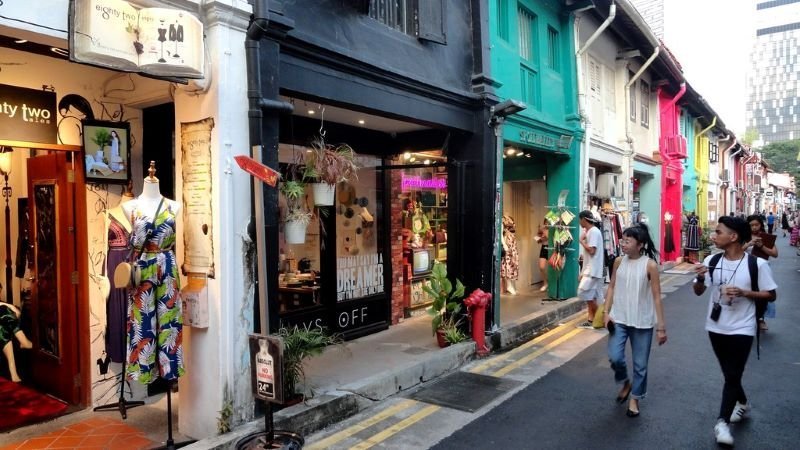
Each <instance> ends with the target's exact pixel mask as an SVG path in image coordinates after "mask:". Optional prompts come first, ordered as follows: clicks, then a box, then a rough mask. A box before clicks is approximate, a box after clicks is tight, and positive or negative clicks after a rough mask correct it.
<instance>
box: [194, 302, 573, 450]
mask: <svg viewBox="0 0 800 450" xmlns="http://www.w3.org/2000/svg"><path fill="white" fill-rule="evenodd" d="M544 297H545V295H544V294H543V293H540V292H538V291H531V292H530V293H522V292H521V293H519V294H518V295H515V296H503V297H502V298H501V308H500V311H501V322H502V326H501V327H500V329H498V330H497V331H496V332H495V333H493V334H492V335H491V336H487V343H488V344H489V345H490V346H492V347H493V348H492V351H502V350H506V349H508V348H510V347H513V346H515V345H517V344H519V343H521V342H524V341H526V340H528V339H529V338H531V337H532V336H534V335H536V334H539V333H541V332H542V331H543V330H545V329H547V328H549V327H551V326H553V325H556V324H558V323H560V322H562V321H564V319H566V318H567V317H569V316H571V315H573V314H575V313H577V312H579V311H581V310H582V309H583V302H581V301H579V300H578V299H577V298H571V299H568V300H564V301H560V302H542V299H543V298H544ZM474 354H475V345H474V343H473V342H472V341H469V342H464V343H461V344H457V345H452V346H450V347H446V348H442V349H440V348H439V347H438V346H437V345H436V339H435V338H434V337H433V336H432V333H431V328H430V318H429V317H428V316H427V315H426V316H420V317H414V318H411V319H406V320H405V321H404V322H403V323H401V324H399V325H396V326H393V327H391V328H389V329H388V330H386V331H383V332H381V333H377V334H374V335H370V336H366V337H363V338H359V339H356V340H353V341H349V342H347V343H345V344H344V345H343V346H342V347H341V348H331V349H329V350H327V351H326V352H325V353H324V354H323V355H322V356H320V357H317V358H314V359H313V360H311V361H310V363H309V364H308V366H307V369H306V375H307V377H308V382H309V385H310V386H311V388H312V389H313V391H314V393H315V396H314V398H312V399H310V400H308V401H307V402H306V403H305V404H299V405H294V406H291V407H289V408H286V409H283V410H281V411H279V412H277V413H276V414H275V416H274V421H275V428H276V429H282V430H291V431H294V432H297V433H300V434H301V435H303V436H307V435H310V434H312V433H313V432H315V431H317V430H320V429H323V428H325V427H326V426H328V425H330V424H333V423H336V422H340V421H342V420H344V419H346V418H348V417H350V416H352V415H355V414H356V413H358V412H360V411H363V410H365V409H368V408H370V407H371V406H373V405H374V404H376V403H377V402H380V401H381V400H384V399H386V398H388V397H390V396H392V395H395V394H397V393H398V392H401V391H405V390H408V389H411V388H413V387H415V386H417V385H419V384H421V383H426V382H429V381H431V380H434V379H436V378H438V377H440V376H442V375H444V374H446V373H449V372H452V371H454V370H456V369H458V368H459V367H461V366H462V365H464V364H465V363H466V362H468V361H470V360H472V359H473V358H474ZM263 429H264V419H263V418H259V419H257V420H254V421H251V422H249V423H247V424H245V425H242V426H240V427H239V428H236V429H235V430H233V431H232V432H230V433H227V434H224V435H221V436H217V437H214V438H209V439H204V440H202V441H199V442H197V443H195V444H193V445H190V446H188V447H184V448H186V449H232V448H235V444H236V442H237V441H239V440H240V439H241V438H243V437H244V436H246V435H248V434H251V433H254V432H257V431H262V430H263Z"/></svg>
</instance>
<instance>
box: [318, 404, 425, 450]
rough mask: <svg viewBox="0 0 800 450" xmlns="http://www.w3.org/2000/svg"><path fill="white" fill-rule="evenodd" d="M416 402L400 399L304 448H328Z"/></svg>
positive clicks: (319, 449)
mask: <svg viewBox="0 0 800 450" xmlns="http://www.w3.org/2000/svg"><path fill="white" fill-rule="evenodd" d="M417 403H418V402H417V401H416V400H410V399H409V400H404V401H402V402H400V403H398V404H396V405H394V406H392V407H390V408H386V409H384V410H383V411H381V412H379V413H378V414H375V415H374V416H372V417H370V418H369V419H366V420H364V421H361V422H359V423H357V424H355V425H353V426H351V427H349V428H346V429H344V430H342V431H340V432H338V433H336V434H332V435H330V436H328V437H327V438H325V439H323V440H321V441H319V442H315V443H313V444H311V445H307V446H306V448H307V449H309V450H321V449H325V448H328V447H330V446H332V445H334V444H336V443H337V442H339V441H342V440H344V439H347V438H348V437H350V436H352V435H354V434H356V433H358V432H361V431H364V430H366V429H367V428H369V427H371V426H373V425H375V424H376V423H378V422H381V421H383V420H385V419H387V418H389V417H391V416H393V415H395V414H397V413H398V412H400V411H402V410H404V409H406V408H409V407H411V406H413V405H415V404H417Z"/></svg>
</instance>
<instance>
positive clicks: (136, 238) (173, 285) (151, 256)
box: [122, 161, 184, 384]
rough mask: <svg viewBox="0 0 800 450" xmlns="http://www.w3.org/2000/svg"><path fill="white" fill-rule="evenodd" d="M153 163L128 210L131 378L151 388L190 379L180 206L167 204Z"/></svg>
mask: <svg viewBox="0 0 800 450" xmlns="http://www.w3.org/2000/svg"><path fill="white" fill-rule="evenodd" d="M155 172H156V169H155V161H151V162H150V169H149V170H148V173H149V175H148V176H147V178H145V180H144V188H143V190H142V194H141V195H139V197H137V198H136V199H135V200H131V201H129V202H127V203H124V204H122V209H123V211H125V215H126V216H127V217H130V218H131V221H130V223H131V230H132V231H131V238H130V243H131V247H132V248H133V250H132V253H133V257H132V261H131V262H132V264H133V267H134V272H135V273H137V274H138V276H136V277H134V279H135V281H136V284H135V285H134V286H133V287H132V289H131V294H130V301H129V302H128V324H127V330H128V339H127V342H128V349H127V358H126V361H127V367H126V368H125V371H126V373H127V376H128V378H130V379H132V380H138V381H139V382H140V383H142V384H150V383H152V382H153V381H155V380H156V379H157V378H163V379H164V380H166V381H175V380H177V378H178V377H180V376H182V375H183V373H184V368H183V364H184V358H183V346H182V341H183V312H182V307H181V302H180V298H179V295H178V292H179V290H180V276H179V274H178V262H177V258H176V257H175V251H174V247H175V239H176V234H177V233H176V219H177V212H178V210H179V209H180V204H178V202H176V201H174V200H170V199H167V198H164V197H163V196H162V195H161V192H160V191H159V184H158V178H156V177H155Z"/></svg>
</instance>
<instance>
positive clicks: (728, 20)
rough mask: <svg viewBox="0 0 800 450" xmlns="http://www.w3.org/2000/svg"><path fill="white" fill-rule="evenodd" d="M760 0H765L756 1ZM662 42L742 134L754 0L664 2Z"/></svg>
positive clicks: (724, 118) (692, 81)
mask: <svg viewBox="0 0 800 450" xmlns="http://www.w3.org/2000/svg"><path fill="white" fill-rule="evenodd" d="M760 1H763V0H760ZM664 3H665V18H664V19H665V28H664V41H665V43H666V45H667V46H668V47H669V49H670V50H671V51H672V53H673V54H674V55H675V56H676V58H678V61H679V62H680V63H681V65H682V66H683V73H684V75H685V76H686V80H687V81H688V82H689V84H691V85H692V87H694V89H695V90H696V91H697V92H698V93H699V94H700V95H702V96H703V98H704V99H705V100H706V102H708V104H709V105H710V106H711V107H712V108H713V109H714V111H716V112H717V114H718V115H719V118H720V119H722V121H724V122H725V125H726V127H727V128H728V129H729V130H731V131H733V132H734V133H736V135H737V136H738V137H740V138H741V137H742V136H744V131H745V108H746V101H747V91H746V87H745V83H746V77H747V72H748V70H749V68H750V64H749V57H750V47H751V45H752V41H753V34H754V33H755V31H754V29H755V27H754V20H753V15H754V14H755V1H754V0H664Z"/></svg>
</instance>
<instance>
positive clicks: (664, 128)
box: [658, 85, 686, 261]
mask: <svg viewBox="0 0 800 450" xmlns="http://www.w3.org/2000/svg"><path fill="white" fill-rule="evenodd" d="M685 92H686V86H685V85H681V89H680V91H678V93H677V94H676V95H675V96H674V97H673V96H670V95H669V94H667V93H666V92H664V91H662V90H661V89H660V88H659V89H658V106H659V114H660V115H661V137H660V139H659V146H658V147H659V148H658V151H659V153H660V154H661V160H662V161H663V164H664V165H663V170H662V171H661V192H662V197H661V217H660V218H659V220H660V221H661V225H662V230H664V233H663V234H662V237H661V242H660V251H661V261H675V260H676V259H677V258H678V256H680V255H681V215H682V214H683V209H682V207H681V200H682V195H683V163H682V160H681V159H673V158H671V157H670V156H669V155H668V154H667V152H666V145H665V142H666V139H667V138H668V137H670V136H675V135H678V134H680V126H679V122H678V120H679V119H680V108H679V107H678V106H677V103H678V100H680V98H681V97H682V96H683V94H684V93H685ZM667 212H669V213H670V214H671V215H672V221H671V223H666V221H665V219H664V216H666V215H667ZM668 239H671V241H672V243H673V245H672V250H671V251H665V244H666V242H667V240H668Z"/></svg>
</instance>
